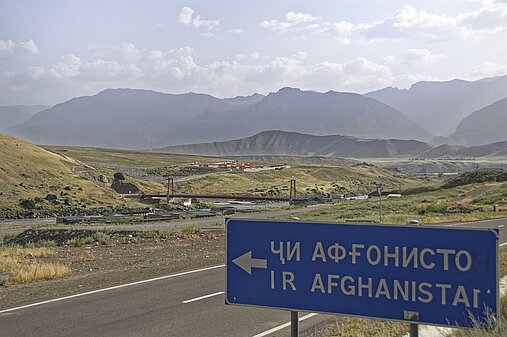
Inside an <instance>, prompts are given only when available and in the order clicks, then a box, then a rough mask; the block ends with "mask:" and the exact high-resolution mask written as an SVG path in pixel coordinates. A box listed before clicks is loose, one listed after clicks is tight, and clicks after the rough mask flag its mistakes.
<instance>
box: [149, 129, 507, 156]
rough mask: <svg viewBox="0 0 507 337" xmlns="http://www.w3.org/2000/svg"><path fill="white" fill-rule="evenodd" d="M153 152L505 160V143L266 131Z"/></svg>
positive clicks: (214, 154)
mask: <svg viewBox="0 0 507 337" xmlns="http://www.w3.org/2000/svg"><path fill="white" fill-rule="evenodd" d="M155 151H162V152H170V153H184V154H195V155H211V156H220V157H226V156H265V155H279V156H280V155H281V156H313V157H333V158H393V157H418V158H442V157H447V158H470V157H492V156H502V157H505V156H507V141H505V142H499V143H493V144H488V145H483V146H474V147H464V146H451V145H441V146H438V147H435V146H433V145H430V144H427V143H424V142H421V141H416V140H400V139H362V138H356V137H350V136H339V135H332V136H314V135H307V134H302V133H297V132H287V131H266V132H261V133H258V134H256V135H254V136H251V137H246V138H242V139H237V140H231V141H225V142H212V143H200V144H188V145H177V146H167V147H164V148H159V149H155Z"/></svg>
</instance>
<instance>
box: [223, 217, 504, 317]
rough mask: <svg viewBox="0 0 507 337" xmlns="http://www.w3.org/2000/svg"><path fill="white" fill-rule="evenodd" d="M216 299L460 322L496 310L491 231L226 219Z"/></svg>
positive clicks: (495, 245)
mask: <svg viewBox="0 0 507 337" xmlns="http://www.w3.org/2000/svg"><path fill="white" fill-rule="evenodd" d="M226 230H227V267H226V268H227V295H226V303H228V304H241V305H252V306H264V307H271V308H281V309H290V310H297V311H315V312H325V313H336V314H344V315H352V316H364V317H372V318H382V319H389V320H400V321H406V322H412V323H425V324H434V325H457V326H470V325H471V318H472V317H474V318H476V319H478V320H479V321H480V322H482V321H484V320H485V319H486V316H487V314H488V313H489V314H493V315H496V313H497V312H498V274H497V252H498V231H497V230H493V229H491V230H490V229H458V228H449V227H447V228H443V227H438V228H437V227H423V226H387V225H371V224H364V225H363V224H324V223H305V222H278V221H262V220H246V219H244V220H240V219H229V220H227V223H226Z"/></svg>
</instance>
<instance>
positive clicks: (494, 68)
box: [471, 62, 507, 78]
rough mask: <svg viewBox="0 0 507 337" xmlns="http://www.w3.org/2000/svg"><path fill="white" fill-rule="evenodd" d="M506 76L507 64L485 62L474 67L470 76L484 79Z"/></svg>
mask: <svg viewBox="0 0 507 337" xmlns="http://www.w3.org/2000/svg"><path fill="white" fill-rule="evenodd" d="M505 74H507V64H497V63H493V62H486V63H483V64H481V65H479V66H477V67H475V68H474V69H473V70H472V72H471V75H472V76H473V77H476V78H479V77H485V76H500V75H505Z"/></svg>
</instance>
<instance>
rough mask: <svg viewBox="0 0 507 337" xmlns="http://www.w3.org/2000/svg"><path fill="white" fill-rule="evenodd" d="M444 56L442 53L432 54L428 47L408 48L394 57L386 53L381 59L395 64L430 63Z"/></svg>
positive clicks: (389, 63)
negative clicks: (400, 54)
mask: <svg viewBox="0 0 507 337" xmlns="http://www.w3.org/2000/svg"><path fill="white" fill-rule="evenodd" d="M444 58H445V56H444V55H442V54H433V53H432V52H431V51H429V50H428V49H408V50H407V51H406V52H405V53H404V54H403V55H402V56H401V57H399V58H398V57H396V56H394V55H388V56H386V57H384V58H382V60H383V61H384V63H385V64H388V65H395V64H419V65H424V64H431V63H436V62H440V61H441V60H443V59H444Z"/></svg>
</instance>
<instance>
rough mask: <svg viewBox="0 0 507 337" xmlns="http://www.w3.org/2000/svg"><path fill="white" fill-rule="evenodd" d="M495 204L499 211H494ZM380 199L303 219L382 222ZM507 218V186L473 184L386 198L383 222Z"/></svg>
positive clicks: (341, 205) (340, 206)
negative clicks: (380, 220) (380, 219)
mask: <svg viewBox="0 0 507 337" xmlns="http://www.w3.org/2000/svg"><path fill="white" fill-rule="evenodd" d="M494 204H497V205H498V209H499V211H498V212H493V206H492V205H494ZM379 206H380V204H379V198H378V197H374V198H371V199H368V200H364V201H361V200H358V201H343V202H340V203H337V204H336V205H334V206H333V207H332V208H329V209H325V210H316V211H313V212H306V213H304V214H301V215H300V218H301V219H302V220H312V221H350V220H354V221H375V222H378V221H379ZM506 216H507V183H488V184H469V185H464V186H458V187H454V188H449V189H441V188H439V189H436V190H434V191H429V192H423V193H419V194H414V195H402V196H401V197H400V198H383V199H382V222H383V223H392V224H406V223H407V222H408V221H409V220H411V219H417V220H419V221H421V223H422V224H428V223H439V222H448V221H473V220H482V219H489V218H500V217H501V218H503V217H506Z"/></svg>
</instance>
